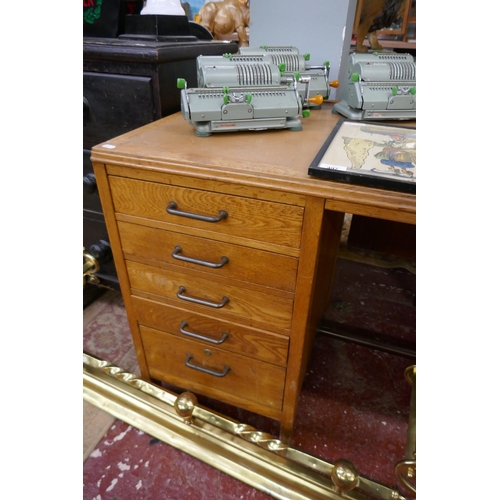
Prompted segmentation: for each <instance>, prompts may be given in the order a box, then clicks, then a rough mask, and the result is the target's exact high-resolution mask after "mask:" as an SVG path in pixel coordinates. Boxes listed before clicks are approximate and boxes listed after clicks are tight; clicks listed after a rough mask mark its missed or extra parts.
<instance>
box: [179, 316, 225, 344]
mask: <svg viewBox="0 0 500 500" xmlns="http://www.w3.org/2000/svg"><path fill="white" fill-rule="evenodd" d="M187 326H188V322H187V321H183V322H182V323H181V326H180V327H179V330H180V332H181V333H183V334H184V335H187V336H188V337H194V338H195V339H199V340H205V341H206V342H210V343H212V344H222V343H223V342H224V341H225V340H226V339H227V338H228V337H229V335H228V334H227V333H226V332H223V333H222V335H221V338H220V339H219V340H215V339H211V338H210V337H205V336H204V335H200V334H199V333H194V332H190V331H188V330H186V327H187Z"/></svg>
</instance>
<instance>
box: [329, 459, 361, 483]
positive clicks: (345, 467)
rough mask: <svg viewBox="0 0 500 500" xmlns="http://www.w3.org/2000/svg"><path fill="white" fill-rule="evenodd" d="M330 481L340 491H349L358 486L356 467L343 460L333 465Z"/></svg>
mask: <svg viewBox="0 0 500 500" xmlns="http://www.w3.org/2000/svg"><path fill="white" fill-rule="evenodd" d="M331 477H332V481H333V484H335V486H336V487H337V488H338V489H339V490H341V491H350V490H352V489H354V488H356V486H358V485H359V472H358V469H356V466H355V465H354V464H353V463H352V462H351V461H350V460H347V459H345V458H341V459H339V460H336V461H335V462H334V463H333V469H332V473H331Z"/></svg>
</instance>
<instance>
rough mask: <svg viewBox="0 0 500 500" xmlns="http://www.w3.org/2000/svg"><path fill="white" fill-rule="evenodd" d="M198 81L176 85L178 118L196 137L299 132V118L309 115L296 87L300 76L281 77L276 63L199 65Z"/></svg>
mask: <svg viewBox="0 0 500 500" xmlns="http://www.w3.org/2000/svg"><path fill="white" fill-rule="evenodd" d="M200 75H201V77H200ZM198 80H199V85H200V86H199V87H197V88H188V87H187V82H186V81H185V80H184V79H182V78H179V79H178V81H177V86H178V88H180V89H181V112H182V116H183V117H184V118H185V119H186V120H189V122H190V123H192V124H193V125H194V126H195V127H196V135H198V136H201V137H203V136H208V135H211V134H212V133H213V132H232V131H239V130H266V129H279V128H288V129H290V130H302V122H301V120H300V118H301V117H306V116H308V115H309V114H310V112H309V110H305V109H304V108H303V102H302V98H301V96H300V94H299V92H298V88H297V87H298V83H306V81H305V80H306V77H302V76H301V75H300V74H299V73H297V74H294V75H292V76H285V75H283V74H281V72H280V69H279V68H278V66H277V65H267V66H266V67H265V68H263V67H258V66H256V65H244V67H241V66H237V65H234V64H229V65H225V66H213V67H208V66H204V65H200V66H199V73H198Z"/></svg>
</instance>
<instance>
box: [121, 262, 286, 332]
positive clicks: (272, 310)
mask: <svg viewBox="0 0 500 500" xmlns="http://www.w3.org/2000/svg"><path fill="white" fill-rule="evenodd" d="M127 269H128V275H129V280H130V285H131V287H132V289H137V290H143V291H145V292H149V293H153V294H156V295H160V296H163V297H166V298H168V299H171V300H173V301H174V303H175V304H176V305H178V306H179V307H189V309H190V310H193V311H197V312H200V313H201V314H212V315H215V316H216V317H217V318H222V319H223V318H224V317H227V318H228V319H236V321H238V319H239V320H240V321H241V320H242V319H243V320H245V323H247V324H251V325H256V326H261V327H263V328H264V329H265V330H272V331H278V332H281V330H283V329H286V330H289V329H290V326H291V321H292V309H293V300H292V299H289V298H285V297H281V296H276V295H270V294H267V293H262V292H257V291H255V290H248V289H244V288H242V287H240V286H233V285H229V284H226V283H217V282H216V281H214V280H213V279H204V278H199V277H197V276H191V275H187V274H183V273H182V272H174V271H170V270H169V271H166V270H165V269H160V268H156V267H152V266H147V265H144V264H139V263H137V262H131V261H127ZM132 291H133V290H132ZM200 301H202V303H200Z"/></svg>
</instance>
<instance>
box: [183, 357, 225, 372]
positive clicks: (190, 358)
mask: <svg viewBox="0 0 500 500" xmlns="http://www.w3.org/2000/svg"><path fill="white" fill-rule="evenodd" d="M192 359H193V355H192V354H188V355H187V356H186V361H185V363H186V366H187V367H188V368H192V369H193V370H198V371H199V372H203V373H208V374H209V375H213V376H214V377H225V376H226V375H227V372H228V371H229V370H230V369H231V368H230V367H229V366H227V365H225V366H224V370H222V371H221V372H214V371H212V370H209V369H207V368H203V367H202V366H197V365H193V364H192V363H190V361H191V360H192Z"/></svg>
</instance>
